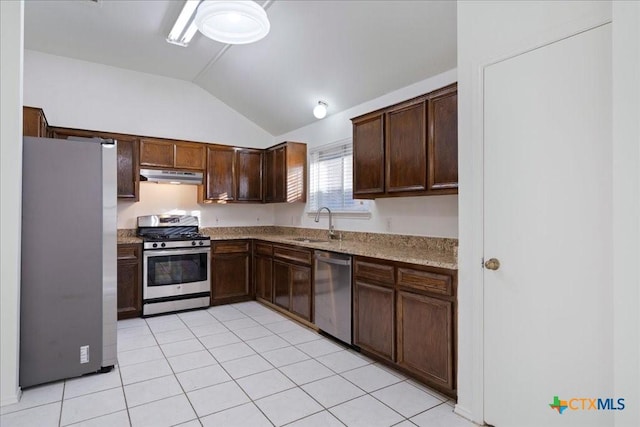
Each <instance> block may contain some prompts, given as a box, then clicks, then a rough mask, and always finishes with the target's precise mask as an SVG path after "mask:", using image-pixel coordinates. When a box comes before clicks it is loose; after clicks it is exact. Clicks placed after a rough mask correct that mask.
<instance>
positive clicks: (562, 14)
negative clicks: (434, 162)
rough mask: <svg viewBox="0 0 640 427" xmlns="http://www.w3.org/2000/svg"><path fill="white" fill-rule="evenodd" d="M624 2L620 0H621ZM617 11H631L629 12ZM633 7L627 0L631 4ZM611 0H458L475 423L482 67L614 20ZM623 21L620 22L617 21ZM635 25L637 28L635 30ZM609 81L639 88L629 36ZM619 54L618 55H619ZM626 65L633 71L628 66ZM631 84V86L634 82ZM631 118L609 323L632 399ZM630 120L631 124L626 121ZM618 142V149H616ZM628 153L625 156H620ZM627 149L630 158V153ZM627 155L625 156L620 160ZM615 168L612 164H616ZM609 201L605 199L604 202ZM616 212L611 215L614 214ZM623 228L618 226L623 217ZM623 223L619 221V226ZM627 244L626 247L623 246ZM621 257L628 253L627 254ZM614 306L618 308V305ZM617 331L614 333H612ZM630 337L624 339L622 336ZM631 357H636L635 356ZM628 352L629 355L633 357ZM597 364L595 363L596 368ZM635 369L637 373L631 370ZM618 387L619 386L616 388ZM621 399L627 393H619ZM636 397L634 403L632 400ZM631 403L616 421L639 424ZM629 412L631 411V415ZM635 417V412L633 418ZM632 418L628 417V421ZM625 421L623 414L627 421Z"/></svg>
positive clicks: (462, 285)
mask: <svg viewBox="0 0 640 427" xmlns="http://www.w3.org/2000/svg"><path fill="white" fill-rule="evenodd" d="M620 3H621V4H623V3H625V2H620ZM621 4H618V5H614V9H615V8H620V13H621V14H629V13H630V11H629V10H625V11H622V6H621ZM634 7H637V4H636V5H634V6H629V7H628V8H629V9H633V8H634ZM611 9H612V6H611V3H610V2H579V1H563V2H539V1H526V2H525V1H518V2H515V1H513V2H504V1H459V2H458V99H459V104H458V130H459V135H458V136H459V170H460V177H459V178H460V194H459V204H460V225H459V239H460V240H459V242H460V245H459V252H458V267H459V275H458V279H459V283H458V303H459V310H458V312H459V323H458V343H459V348H458V349H459V352H458V404H457V407H456V410H457V411H458V412H459V413H461V414H464V415H466V416H468V417H471V418H472V419H474V420H475V421H478V422H482V420H483V407H482V405H483V392H482V390H483V382H482V363H483V359H482V355H483V348H482V331H483V330H482V319H483V313H482V292H483V291H482V285H483V284H482V271H481V268H480V264H479V262H478V260H480V259H481V258H482V255H483V253H482V246H483V240H482V225H483V224H482V203H483V200H482V185H483V182H482V175H483V171H482V164H483V163H482V100H483V94H482V68H483V66H485V65H487V64H490V63H492V62H495V61H497V60H500V59H504V58H506V57H508V56H511V55H514V54H517V53H521V52H523V51H526V50H529V49H532V48H535V47H538V46H541V45H544V44H546V43H550V42H552V41H555V40H558V39H561V38H563V37H567V36H570V35H573V34H575V33H577V32H580V31H583V30H585V29H588V28H592V27H594V26H596V25H600V24H602V23H604V22H607V21H609V20H610V19H611ZM621 21H622V20H621ZM638 26H639V23H638V18H637V16H636V17H635V18H631V19H629V20H628V21H626V22H615V21H614V24H613V31H614V34H615V33H616V31H619V29H626V30H625V31H623V33H624V32H626V36H627V37H628V35H629V34H637V27H638ZM634 31H635V33H634ZM613 40H614V41H613V43H614V49H613V51H614V57H617V58H618V60H619V62H618V63H615V62H614V70H613V73H614V74H613V75H614V77H613V80H614V82H615V81H616V79H617V78H618V77H620V76H622V77H623V79H622V80H621V83H620V84H622V85H623V86H624V85H625V84H627V83H632V84H631V85H630V86H631V87H635V88H636V89H637V76H638V65H637V64H638V63H637V61H638V60H637V56H635V58H636V59H633V58H634V56H630V55H629V53H628V51H627V49H629V48H634V47H635V49H636V50H637V39H636V40H635V42H633V43H631V42H627V43H626V44H625V45H624V46H618V45H617V43H619V42H620V38H616V37H615V36H614V39H613ZM616 52H617V54H616ZM629 67H630V70H627V69H628V68H629ZM634 84H635V86H634ZM628 90H629V87H628V86H627V87H624V88H623V89H622V88H619V90H618V91H614V93H616V92H617V93H618V96H621V95H622V94H625V93H626V91H628ZM638 99H639V96H638V93H637V90H636V92H635V93H634V94H631V95H630V94H627V95H626V98H625V101H626V103H628V104H634V105H635V110H634V109H632V111H635V112H636V113H637V111H638V110H637V103H638ZM624 106H626V104H624V103H623V101H622V100H616V99H615V98H614V106H613V108H614V112H615V111H620V110H623V109H625V108H624ZM633 120H634V121H631V120H627V122H625V123H624V124H623V123H620V124H619V125H616V124H615V122H616V119H614V134H615V132H616V131H615V129H619V130H620V131H621V132H622V133H623V134H624V136H620V138H621V139H620V140H618V138H617V137H615V139H614V162H616V159H617V161H618V162H619V165H616V167H619V168H620V169H618V171H617V173H616V175H615V176H614V187H616V186H617V185H620V184H622V182H623V181H624V180H630V182H631V183H630V184H629V185H627V186H623V187H621V188H625V189H626V190H629V191H625V192H624V194H618V195H617V197H614V206H613V209H614V212H618V214H619V215H620V216H621V218H614V229H615V228H618V229H619V230H620V228H622V229H624V231H626V232H629V231H633V230H635V232H632V233H631V235H630V236H624V233H623V232H621V233H619V234H618V236H617V239H615V240H614V252H616V253H619V254H620V255H622V254H623V253H628V254H629V256H630V257H631V259H632V260H633V261H631V262H632V265H634V266H635V268H634V267H632V268H629V267H626V268H623V267H622V266H621V265H620V264H619V263H618V266H617V267H616V271H617V272H619V275H616V274H615V273H616V271H614V284H613V288H612V289H619V290H620V291H621V292H620V296H616V297H615V298H616V301H622V300H623V299H624V297H628V298H631V301H627V304H626V305H623V306H622V307H621V308H622V310H623V313H622V316H620V318H619V319H617V320H615V321H614V324H615V328H620V329H621V331H622V332H620V333H618V332H616V336H615V343H616V352H618V349H620V350H626V351H630V352H631V353H630V354H629V356H626V355H625V356H623V355H621V354H619V355H616V359H617V361H618V362H620V363H623V365H622V366H620V367H616V369H617V370H618V377H620V378H622V377H623V376H624V375H625V374H626V375H632V377H631V378H629V379H626V380H624V382H623V383H621V384H620V389H621V390H624V391H629V390H630V389H633V393H631V391H630V394H628V395H629V396H631V397H633V396H636V397H637V387H638V377H637V372H638V358H637V354H638V317H637V309H638V290H637V287H638V270H637V264H638V263H637V260H638V259H639V258H640V255H639V253H638V228H637V227H638V217H639V216H640V215H639V213H638V182H637V180H638V172H637V171H638V169H639V168H640V159H639V158H638V140H639V136H638V127H637V126H638V118H637V116H636V117H635V118H634V119H633ZM629 123H632V125H629ZM616 147H617V148H616ZM625 155H626V157H628V158H626V157H625ZM629 155H630V156H629ZM623 160H624V161H623ZM614 169H615V168H614ZM603 202H604V203H606V202H607V201H603ZM614 216H615V213H614ZM623 218H624V224H625V225H626V226H628V228H625V227H624V226H623V227H620V224H622V222H621V221H623ZM619 223H620V224H619ZM627 250H629V252H626V251H627ZM624 259H625V260H626V259H627V258H626V255H625V258H624ZM616 311H618V307H616ZM613 333H614V331H612V334H613ZM626 340H628V341H626ZM634 356H635V358H634ZM630 358H634V359H633V360H631V359H630ZM595 368H596V369H597V367H595ZM633 375H635V376H633ZM617 391H618V390H617ZM619 397H625V396H619ZM637 401H638V400H637V398H635V399H634V400H633V402H636V403H637ZM636 403H633V404H632V406H633V407H631V408H628V409H627V410H626V411H624V413H622V412H621V413H620V414H617V415H618V416H619V417H620V419H622V418H623V417H624V418H625V420H626V421H620V422H619V425H638V424H639V423H638V417H637V411H638V409H637V408H638V405H637V404H636ZM634 412H635V413H636V415H634ZM634 416H635V418H633V417H634ZM632 418H633V419H632ZM630 419H631V421H630V422H628V420H630Z"/></svg>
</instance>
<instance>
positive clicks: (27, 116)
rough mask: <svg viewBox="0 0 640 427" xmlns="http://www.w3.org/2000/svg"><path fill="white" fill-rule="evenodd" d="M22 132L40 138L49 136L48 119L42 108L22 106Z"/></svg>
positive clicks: (24, 134)
mask: <svg viewBox="0 0 640 427" xmlns="http://www.w3.org/2000/svg"><path fill="white" fill-rule="evenodd" d="M22 134H23V136H35V137H39V138H46V137H47V136H48V129H47V119H46V118H45V117H44V112H43V111H42V110H41V109H40V108H34V107H22Z"/></svg>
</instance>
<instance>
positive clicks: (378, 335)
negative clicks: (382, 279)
mask: <svg viewBox="0 0 640 427" xmlns="http://www.w3.org/2000/svg"><path fill="white" fill-rule="evenodd" d="M394 311H395V310H394V301H393V289H392V288H387V287H384V286H379V285H374V284H372V283H367V282H364V281H360V280H356V283H355V304H354V314H353V322H354V325H353V326H354V332H355V336H354V340H355V344H356V345H358V346H360V347H361V348H363V349H365V350H368V351H371V352H373V353H376V354H377V355H379V356H381V357H384V358H385V359H387V360H390V361H393V360H394V356H395V355H394V342H395V330H394V329H395V328H394Z"/></svg>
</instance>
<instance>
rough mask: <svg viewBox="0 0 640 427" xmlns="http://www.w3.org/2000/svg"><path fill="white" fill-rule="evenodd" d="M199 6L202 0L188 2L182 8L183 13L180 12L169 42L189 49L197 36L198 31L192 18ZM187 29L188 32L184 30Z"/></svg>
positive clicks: (168, 39) (189, 0)
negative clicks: (192, 40)
mask: <svg viewBox="0 0 640 427" xmlns="http://www.w3.org/2000/svg"><path fill="white" fill-rule="evenodd" d="M199 4H200V0H187V1H186V3H185V4H184V6H183V8H182V12H180V15H179V16H178V19H176V23H175V24H173V28H172V29H171V32H170V33H169V36H168V37H167V42H169V43H171V44H175V45H178V46H182V47H187V45H188V44H189V42H190V41H191V39H193V36H194V35H195V34H196V31H197V30H198V28H197V27H196V25H195V23H194V22H193V21H192V19H191V18H192V17H193V14H194V13H195V11H196V9H197V8H198V5H199ZM189 23H191V25H189V27H187V25H188V24H189ZM185 28H187V31H185V30H184V29H185ZM183 33H184V34H183ZM180 36H182V37H180Z"/></svg>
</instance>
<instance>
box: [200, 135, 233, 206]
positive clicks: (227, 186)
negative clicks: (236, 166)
mask: <svg viewBox="0 0 640 427" xmlns="http://www.w3.org/2000/svg"><path fill="white" fill-rule="evenodd" d="M233 157H234V150H233V147H218V146H215V147H207V176H206V182H205V189H206V193H205V198H206V199H207V200H234V194H233V188H234V185H233Z"/></svg>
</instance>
